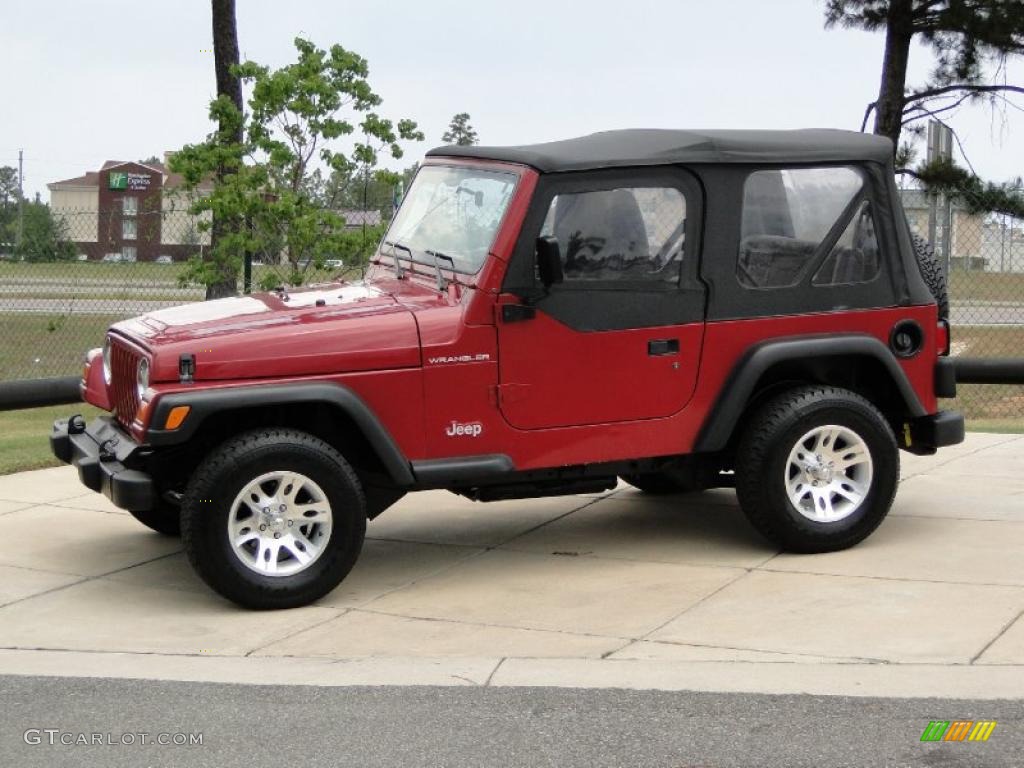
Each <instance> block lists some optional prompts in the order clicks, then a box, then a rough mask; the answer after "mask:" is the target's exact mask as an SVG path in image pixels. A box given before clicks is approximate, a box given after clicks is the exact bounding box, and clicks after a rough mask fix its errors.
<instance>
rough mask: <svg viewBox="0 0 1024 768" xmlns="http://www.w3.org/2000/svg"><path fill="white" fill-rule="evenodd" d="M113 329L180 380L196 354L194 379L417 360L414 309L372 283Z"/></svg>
mask: <svg viewBox="0 0 1024 768" xmlns="http://www.w3.org/2000/svg"><path fill="white" fill-rule="evenodd" d="M112 330H113V332H114V333H116V334H120V335H123V336H126V337H128V338H129V339H131V340H133V341H134V342H135V343H137V344H139V345H140V346H142V347H144V348H146V349H147V350H148V351H149V352H150V354H151V356H152V363H151V371H152V372H151V377H150V378H151V381H154V382H160V381H177V380H178V359H179V357H180V356H181V355H184V354H191V355H194V356H195V361H196V370H195V378H196V380H197V381H203V380H224V379H250V378H261V379H262V378H276V377H281V376H303V375H322V374H331V373H345V372H351V371H364V370H379V369H387V368H411V367H416V366H419V365H420V341H419V334H418V331H417V328H416V321H415V319H414V317H413V315H412V313H411V312H410V311H409V309H408V308H407V307H405V306H403V305H402V304H400V303H399V302H397V301H396V300H395V298H394V296H392V295H391V294H390V293H387V292H385V291H383V290H380V289H379V288H377V287H374V286H373V285H371V284H367V283H332V284H327V285H316V286H311V287H309V288H305V289H301V290H295V291H292V292H290V293H287V294H286V293H263V294H254V295H251V296H240V297H235V298H228V299H217V300H214V301H206V302H197V303H195V304H185V305H182V306H178V307H170V308H168V309H160V310H156V311H154V312H150V313H148V314H145V315H141V316H139V317H136V318H133V319H131V320H125V321H123V322H121V323H117V324H116V325H114V326H113V329H112Z"/></svg>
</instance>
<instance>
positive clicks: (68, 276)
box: [0, 187, 1024, 429]
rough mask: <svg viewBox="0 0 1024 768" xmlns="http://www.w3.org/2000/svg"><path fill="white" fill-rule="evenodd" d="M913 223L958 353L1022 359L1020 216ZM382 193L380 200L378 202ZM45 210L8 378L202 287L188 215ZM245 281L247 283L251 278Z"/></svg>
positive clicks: (984, 418)
mask: <svg viewBox="0 0 1024 768" xmlns="http://www.w3.org/2000/svg"><path fill="white" fill-rule="evenodd" d="M901 194H902V200H903V206H904V209H905V210H906V213H907V218H908V220H909V221H910V224H911V227H912V228H913V229H914V230H915V231H916V232H917V233H918V234H920V235H921V236H923V237H925V238H926V239H928V240H930V241H931V242H932V243H934V244H935V248H936V253H937V254H938V255H939V257H940V259H941V262H942V264H943V266H944V267H945V269H946V272H947V276H948V282H949V290H950V302H951V322H952V326H953V349H952V353H953V354H954V355H956V356H963V357H981V358H985V357H1021V356H1024V220H1022V219H1019V218H1015V217H1012V216H1007V215H1001V214H991V213H985V212H984V210H985V205H984V202H985V201H977V200H964V199H952V198H948V197H943V196H937V195H930V194H928V193H926V192H925V191H924V190H921V189H916V188H913V187H908V188H904V189H902V190H901ZM382 197H383V196H382ZM365 202H366V206H365V207H364V208H363V209H361V210H353V211H340V213H341V215H342V216H343V217H344V218H345V221H346V226H347V227H348V228H350V229H351V230H353V232H358V233H360V234H361V235H362V236H363V237H365V238H366V246H367V248H364V249H363V250H364V251H366V250H368V249H369V248H372V246H373V245H374V244H375V243H376V241H377V239H378V238H379V236H380V232H381V227H382V226H383V225H385V224H386V223H387V221H388V220H389V219H390V217H391V214H392V211H393V201H392V199H391V198H390V196H389V197H387V198H386V199H380V200H370V199H367V200H366V201H365ZM47 210H48V214H47V215H48V217H49V221H47V222H45V226H36V227H34V228H33V229H32V231H26V234H25V237H24V239H23V240H22V241H21V242H20V243H18V244H17V245H15V244H14V243H5V242H2V241H0V335H2V339H3V343H2V344H0V381H9V380H18V379H34V378H45V377H51V376H68V375H74V374H76V373H78V372H79V371H80V369H81V365H82V354H83V352H84V351H85V350H87V349H90V348H92V347H96V346H99V345H100V344H101V343H102V340H103V336H104V332H105V330H106V328H107V327H108V326H109V325H110V324H111V323H112V322H116V321H118V320H121V319H124V318H126V317H131V316H133V315H138V314H140V313H143V312H147V311H150V310H153V309H159V308H161V307H167V306H173V305H176V304H181V303H183V302H189V301H201V300H202V299H203V298H204V296H205V289H204V288H203V287H202V286H199V285H194V284H187V283H183V282H182V275H183V273H184V272H185V271H186V269H187V264H186V262H187V261H188V260H189V259H190V258H193V257H196V256H199V257H201V256H202V255H203V254H204V253H205V252H206V250H207V249H208V248H209V245H210V243H209V234H208V232H206V231H204V227H202V226H201V225H200V221H199V220H198V219H197V218H196V217H194V216H191V215H189V214H188V213H187V212H185V211H173V210H171V211H162V212H155V213H145V212H131V211H129V212H126V211H125V210H122V209H118V210H115V211H95V210H93V211H89V210H49V209H47ZM361 266H362V265H361V264H358V263H343V262H342V261H341V260H331V259H327V260H325V261H324V262H322V263H300V264H291V263H289V262H288V259H287V257H286V256H285V255H284V254H257V255H256V256H255V257H254V258H253V259H252V264H251V274H249V275H247V274H246V271H245V270H242V271H240V273H239V284H238V290H239V292H244V291H246V290H248V289H249V288H250V286H251V288H252V289H253V290H258V289H259V288H260V287H261V286H262V287H267V286H270V285H276V284H286V283H288V282H290V281H291V279H292V278H293V276H294V273H295V272H296V271H297V272H298V273H299V274H300V275H301V279H302V282H303V283H316V282H323V281H326V280H332V279H337V278H338V277H339V276H342V277H349V278H351V277H358V276H359V275H360V273H361ZM247 277H248V281H247V280H246V278H247ZM958 392H959V396H958V397H957V399H956V402H955V405H953V406H952V407H956V408H959V409H960V410H962V411H964V413H965V414H966V415H967V416H968V418H969V419H970V420H971V423H972V426H973V427H975V428H990V429H1000V428H1020V427H1021V426H1022V425H1024V387H1022V386H1016V385H964V384H961V385H960V386H959V388H958Z"/></svg>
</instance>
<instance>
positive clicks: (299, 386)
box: [146, 381, 415, 487]
mask: <svg viewBox="0 0 1024 768" xmlns="http://www.w3.org/2000/svg"><path fill="white" fill-rule="evenodd" d="M297 403H300V404H301V403H310V404H312V403H326V404H328V405H332V406H334V407H336V408H338V409H339V410H341V411H343V412H344V413H345V414H347V415H348V416H349V417H351V418H352V420H353V421H354V422H355V423H356V426H358V427H359V429H360V430H361V431H362V433H363V435H364V436H365V437H366V439H367V441H368V442H369V443H370V445H371V446H373V449H374V450H375V451H376V452H377V454H378V455H379V456H380V459H381V462H382V463H383V464H384V467H385V469H386V470H387V472H388V474H389V475H390V476H391V479H392V480H393V481H394V482H395V484H396V485H398V486H401V487H407V486H411V485H413V483H414V482H415V479H414V478H413V474H412V469H411V468H410V466H409V461H408V459H406V457H405V456H404V455H403V454H402V451H401V450H400V449H399V448H398V445H397V444H396V443H395V440H394V438H393V437H391V433H390V432H388V430H387V428H385V426H384V425H383V424H382V423H381V421H380V419H378V418H377V415H376V414H375V413H374V412H373V410H371V408H370V407H369V406H368V405H367V404H366V403H365V402H363V400H362V398H360V397H359V395H357V394H356V393H355V392H353V391H352V390H351V389H349V388H348V387H346V386H344V385H342V384H332V383H328V382H315V381H311V382H296V383H294V384H258V385H252V386H231V387H214V388H210V389H197V390H195V391H194V392H175V393H173V394H169V395H164V396H163V397H161V398H160V399H159V400H157V403H156V408H155V410H154V412H153V416H152V420H151V422H150V423H151V424H164V423H166V420H167V414H168V413H170V411H171V409H172V408H174V407H175V406H179V405H187V406H190V407H191V409H192V410H191V411H190V413H189V415H188V417H187V418H186V419H185V422H184V423H183V424H182V425H181V426H180V427H179V428H178V429H173V430H166V429H152V428H151V429H149V430H148V431H147V432H146V443H147V444H149V445H150V446H152V447H154V448H161V447H164V446H170V445H181V444H182V443H184V442H186V441H188V440H189V439H190V438H191V437H192V436H193V435H194V434H195V433H196V431H197V430H198V429H199V428H200V426H202V423H203V421H205V420H206V418H207V417H208V416H212V415H213V414H215V413H221V412H223V411H233V410H238V409H242V408H255V407H262V406H267V405H295V404H297Z"/></svg>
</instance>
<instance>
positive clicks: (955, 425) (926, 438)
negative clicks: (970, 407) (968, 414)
mask: <svg viewBox="0 0 1024 768" xmlns="http://www.w3.org/2000/svg"><path fill="white" fill-rule="evenodd" d="M963 441H964V417H963V414H962V413H959V412H958V411H939V412H938V413H933V414H931V415H930V416H921V417H920V418H917V419H914V420H912V421H910V422H908V423H907V425H906V427H905V428H904V430H903V443H904V445H903V447H904V448H905V449H906V450H908V451H910V452H911V453H916V454H920V455H923V456H929V455H931V454H933V453H935V451H936V449H938V448H942V447H943V446H946V445H956V444H957V443H962V442H963Z"/></svg>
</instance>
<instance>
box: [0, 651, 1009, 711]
mask: <svg viewBox="0 0 1024 768" xmlns="http://www.w3.org/2000/svg"><path fill="white" fill-rule="evenodd" d="M0 675H28V676H40V677H93V678H121V679H132V680H173V681H181V682H202V683H234V684H245V685H309V686H321V687H342V686H411V685H419V686H422V685H432V686H478V687H492V688H506V687H553V688H619V689H631V690H659V691H701V692H715V693H761V694H811V695H824V696H864V697H867V696H871V697H892V698H953V699H980V700H994V699H1021V698H1024V666H1020V665H974V666H968V665H937V664H797V663H792V662H735V661H686V662H665V661H647V660H633V659H621V660H608V659H532V658H487V657H470V658H462V657H459V658H404V657H403V658H397V657H396V658H391V657H360V658H351V659H327V658H312V657H284V658H268V657H234V656H175V655H164V654H132V653H107V652H82V651H50V650H14V649H0Z"/></svg>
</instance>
